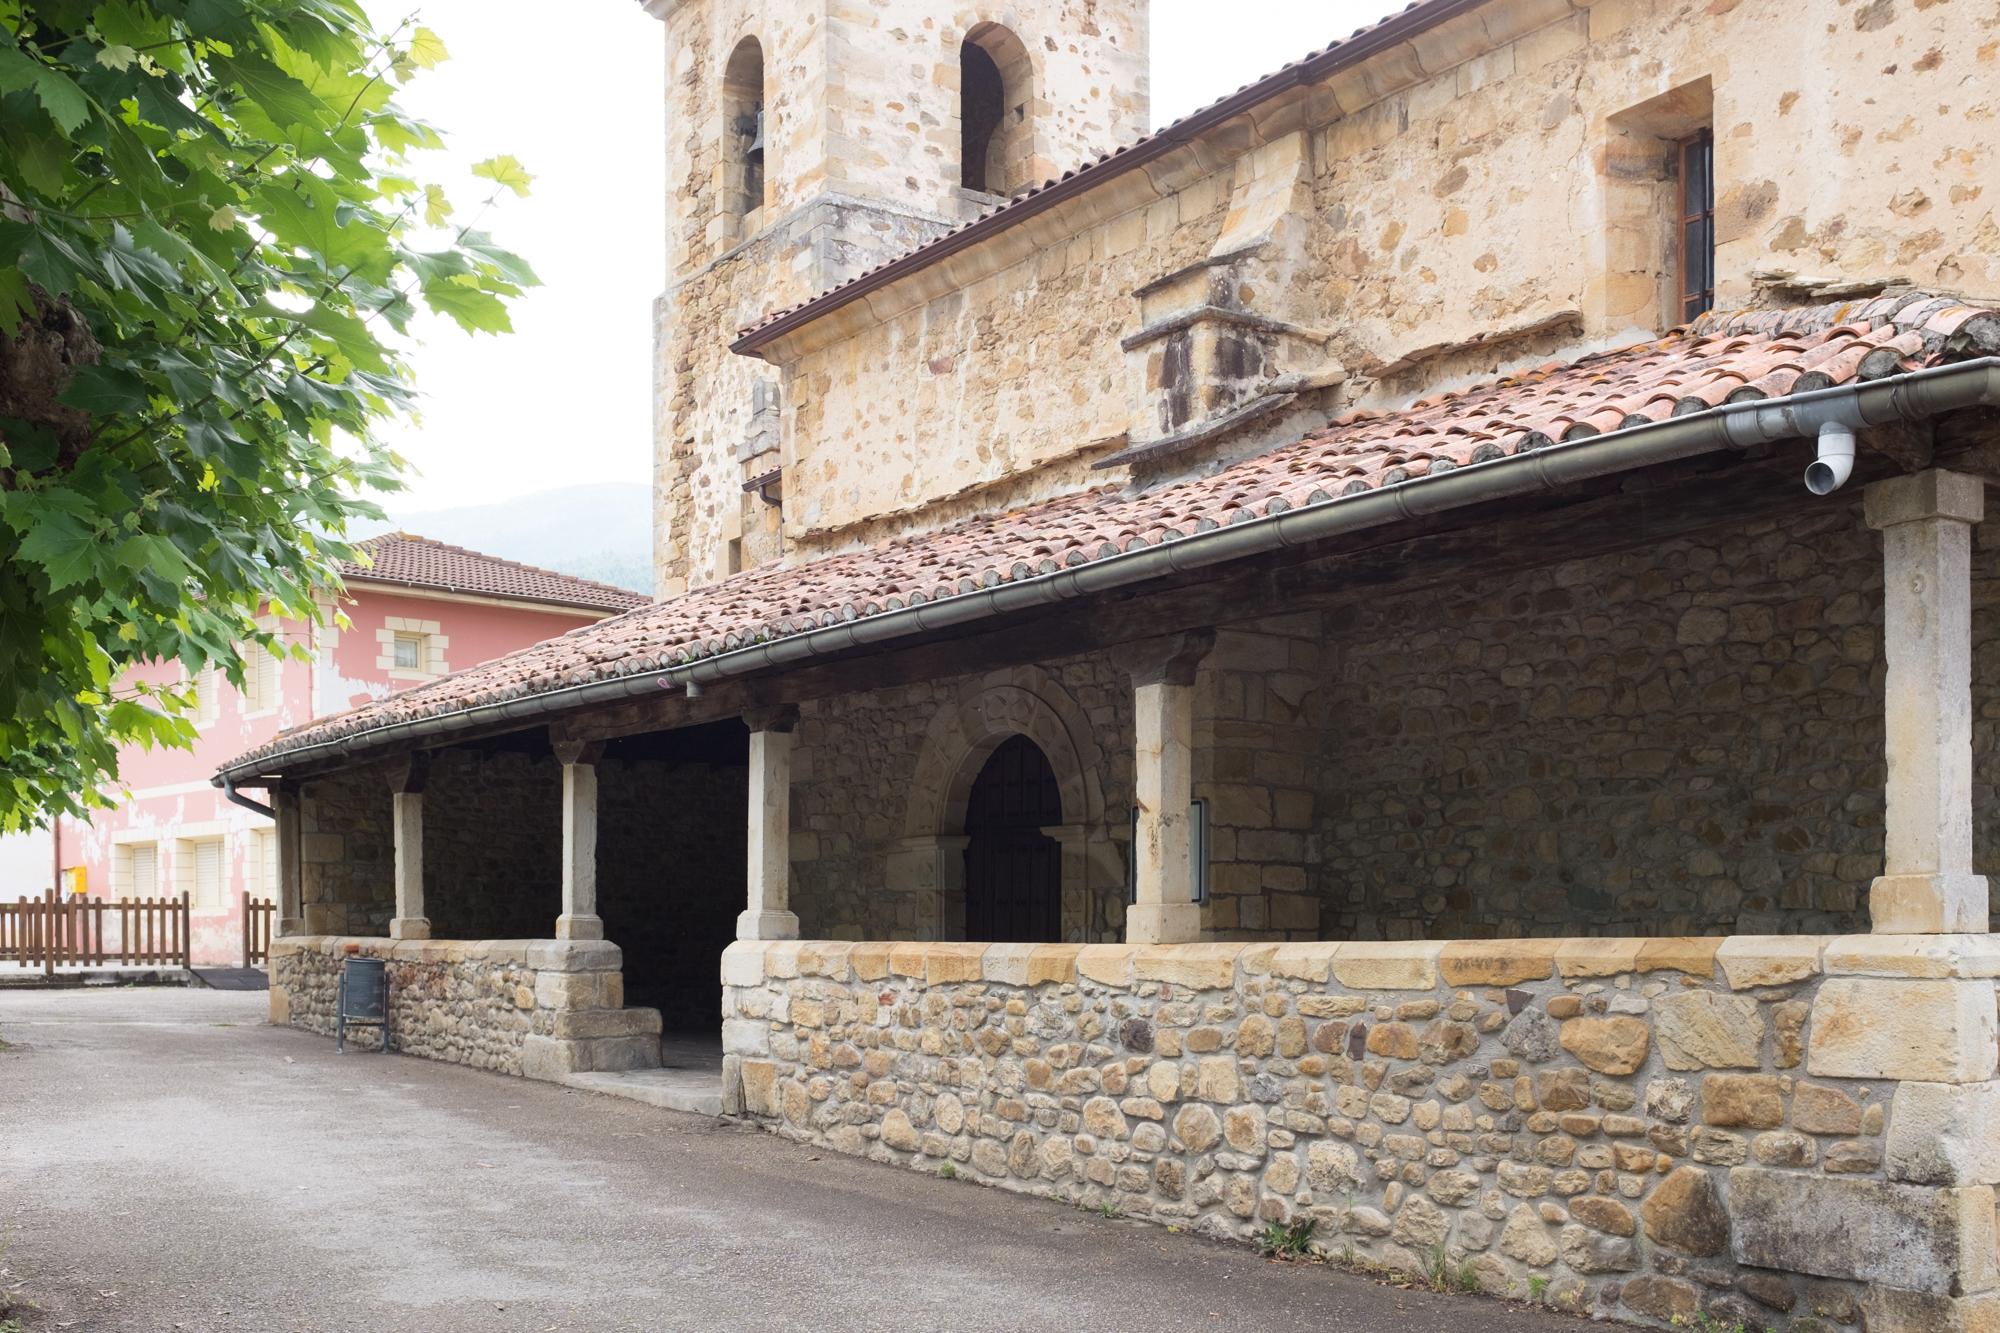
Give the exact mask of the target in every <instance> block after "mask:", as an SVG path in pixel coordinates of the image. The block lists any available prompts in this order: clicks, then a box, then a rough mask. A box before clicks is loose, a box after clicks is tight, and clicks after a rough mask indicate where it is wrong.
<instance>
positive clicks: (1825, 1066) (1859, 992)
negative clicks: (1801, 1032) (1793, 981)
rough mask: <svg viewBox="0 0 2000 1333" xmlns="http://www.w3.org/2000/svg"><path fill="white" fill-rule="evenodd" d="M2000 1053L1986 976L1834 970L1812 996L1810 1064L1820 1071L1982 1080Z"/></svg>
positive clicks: (1824, 1075) (1934, 1080) (1830, 1074)
mask: <svg viewBox="0 0 2000 1333" xmlns="http://www.w3.org/2000/svg"><path fill="white" fill-rule="evenodd" d="M1996 1060H2000V1045H1996V1041H1995V1031H1994V1000H1993V983H1991V982H1989V981H1936V980H1911V981H1901V980H1890V979H1878V978H1872V977H1834V978H1830V979H1829V980H1827V981H1826V982H1825V983H1824V984H1822V985H1821V986H1820V989H1819V994H1818V995H1817V996H1816V997H1815V998H1814V1000H1813V1009H1812V1033H1811V1039H1810V1040H1809V1041H1808V1042H1807V1045H1806V1070H1807V1072H1809V1073H1811V1074H1814V1075H1816V1076H1818V1077H1821V1078H1889V1079H1908V1080H1914V1081H1918V1082H1927V1083H1977V1082H1984V1081H1986V1080H1989V1079H1991V1078H1992V1077H1993V1075H1994V1069H1995V1064H1996Z"/></svg>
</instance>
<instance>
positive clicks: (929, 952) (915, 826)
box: [216, 0, 2000, 1333]
mask: <svg viewBox="0 0 2000 1333" xmlns="http://www.w3.org/2000/svg"><path fill="white" fill-rule="evenodd" d="M648 8H649V9H650V10H651V12H653V13H654V14H655V15H656V16H657V17H658V18H659V19H660V21H661V23H662V27H663V30H664V41H665V59H666V61H667V69H668V79H667V89H668V106H667V108H666V115H667V152H668V165H669V170H668V186H669V197H668V199H667V201H666V202H667V207H666V219H667V236H666V244H667V247H668V254H669V257H670V263H669V285H668V289H667V290H666V292H665V293H663V294H662V295H661V297H660V299H659V302H658V304H657V307H656V333H657V352H658V357H657V367H656V370H657V378H656V403H655V413H656V423H657V432H656V446H655V464H654V466H655V495H656V536H655V563H656V567H657V573H658V586H659V587H660V588H661V589H662V591H663V594H664V595H663V598H662V600H660V601H659V602H657V603H655V604H653V605H651V606H648V607H644V608H640V609H638V610H634V611H631V612H629V613H626V614H624V615H620V616H617V617H614V618H612V619H610V620H607V621H604V622H602V623H600V624H596V625H592V626H589V627H586V628H584V629H580V630H577V631H574V632H572V633H569V634H566V635H564V636H563V637H561V638H559V639H555V640H551V641H549V642H547V643H544V644H541V645H538V646H536V647H534V648H530V649H527V650H524V651H522V652H517V653H514V654H511V655H509V656H507V657H503V658H500V659H497V660H495V661H493V662H489V663H486V664H484V665H481V666H478V667H474V668H472V669H470V670H466V671H462V672H459V673H457V674H455V675H452V676H449V677H446V678H444V679H442V680H439V681H436V682H433V683H431V684H428V685H425V686H423V687H421V688H417V689H413V690H410V691H407V692H405V693H402V694H398V695H396V696H394V697H392V698H388V699H383V700H380V701H377V702H375V703H371V704H369V705H367V706H365V707H362V708H359V709H356V710H355V711H353V712H351V713H348V714H344V715H341V716H338V717H333V718H328V719H322V720H318V721H315V722H314V723H312V724H311V725H309V726H306V727H303V728H300V729H298V730H295V731H292V732H288V733H285V734H283V735H281V736H280V737H279V738H278V739H277V740H275V741H274V742H272V743H270V744H268V745H266V746H263V747H260V748H259V749H258V750H256V751H253V752H251V753H249V754H246V755H243V756H240V757H239V758H237V759H235V760H233V761H231V763H230V764H228V765H227V766H226V767H225V768H224V769H223V770H222V771H221V772H220V773H218V774H217V777H216V781H217V782H218V784H220V785H224V786H225V787H227V788H229V789H230V790H232V791H233V790H235V789H236V788H237V787H245V788H253V789H256V788H261V789H263V790H264V791H265V792H267V793H269V799H270V801H271V804H272V805H273V807H274V808H275V810H276V813H277V825H278V843H279V849H280V874H279V878H280V881H281V884H282V888H283V900H282V903H281V910H280V915H281V918H282V921H281V928H280V938H278V939H277V940H276V941H274V944H273V950H272V952H273V961H272V973H273V991H272V1016H273V1020H274V1021H278V1022H291V1023H295V1024H301V1025H304V1026H308V1027H312V1028H316V1029H320V1030H327V1029H328V1028H329V1027H330V1025H331V1022H332V1015H333V1008H334V1005H335V981H336V978H337V976H338V974H339V971H340V968H341V966H342V964H343V960H344V959H346V958H349V957H354V956H373V957H381V958H384V959H386V960H388V963H389V973H390V980H391V1003H392V1011H393V1013H394V1015H395V1025H394V1031H393V1036H392V1038H391V1040H392V1042H393V1043H394V1045H395V1046H396V1047H397V1048H398V1049H401V1050H403V1051H405V1052H407V1053H409V1054H413V1055H423V1056H428V1057H431V1058H437V1059H446V1060H456V1061H461V1062H465V1063H470V1064H475V1065H479V1066H482V1067H486V1068H491V1069H496V1070H500V1071H503V1072H506V1073H512V1074H523V1075H527V1076H530V1077H538V1078H549V1079H556V1080H559V1081H563V1082H567V1083H571V1084H573V1085H575V1086H580V1087H589V1088H594V1089H597V1090H599V1091H606V1092H614V1093H622V1094H624V1095H633V1096H640V1097H642V1098H644V1099H649V1100H655V1101H661V1102H663V1103H665V1104H669V1105H689V1106H697V1105H698V1106H700V1107H702V1108H704V1109H710V1110H720V1111H723V1112H726V1113H728V1114H733V1115H738V1116H742V1117H746V1118H749V1119H751V1120H754V1121H756V1122H758V1123H761V1124H763V1125H765V1126H767V1127H769V1128H770V1129H772V1130H773V1131H774V1132H778V1133H781V1134H785V1135H789V1136H793V1137H797V1138H802V1139H808V1140H811V1141H813V1142H816V1143H821V1144H825V1145H827V1146H829V1147H831V1148H834V1149H837V1150H839V1151H843V1152H850V1153H855V1154H861V1155H866V1156H869V1157H872V1158H875V1159H877V1160H879V1161H882V1162H885V1163H893V1164H896V1165H899V1166H904V1167H908V1168H911V1169H916V1170H926V1171H933V1172H936V1171H940V1170H941V1169H942V1168H943V1167H944V1166H946V1165H950V1166H951V1167H952V1173H953V1174H956V1175H961V1176H967V1177H971V1178H973V1179H976V1180H979V1181H981V1182H984V1183H987V1184H990V1185H994V1186H998V1187H1003V1188H1009V1189H1015V1190H1020V1191H1024V1192H1029V1193H1035V1194H1040V1195H1044V1196H1047V1197H1050V1198H1055V1199H1060V1200H1064V1201H1069V1202H1076V1203H1083V1204H1087V1205H1093V1206H1095V1205H1104V1206H1109V1207H1115V1208H1117V1209H1120V1210H1122V1211H1123V1212H1125V1213H1126V1214H1128V1215H1131V1216H1134V1217H1141V1218H1148V1219H1152V1220H1157V1221H1161V1222H1171V1223H1174V1224H1176V1225H1180V1226H1187V1227H1193V1228H1196V1229H1198V1230H1201V1231H1203V1232H1205V1233H1208V1234H1212V1235H1215V1236H1218V1237H1224V1238H1231V1239H1238V1240H1244V1239H1249V1238H1252V1237H1254V1236H1255V1235H1256V1234H1258V1233H1259V1232H1260V1231H1261V1230H1262V1229H1263V1228H1264V1227H1265V1226H1267V1225H1269V1224H1272V1223H1280V1224H1290V1223H1294V1222H1303V1221H1306V1220H1310V1221H1311V1222H1312V1224H1313V1226H1314V1228H1315V1233H1314V1234H1315V1235H1316V1237H1317V1238H1318V1242H1319V1243H1320V1244H1321V1245H1322V1246H1323V1248H1325V1249H1327V1250H1328V1251H1329V1252H1332V1253H1351V1254H1353V1255H1355V1256H1356V1257H1358V1258H1361V1259H1365V1260H1367V1261H1369V1262H1372V1263H1376V1264H1381V1265H1388V1266H1390V1267H1395V1268H1400V1269H1405V1270H1409V1271H1413V1272H1418V1273H1429V1274H1435V1273H1437V1272H1449V1273H1451V1274H1455V1275H1458V1277H1457V1278H1456V1279H1455V1280H1459V1281H1461V1284H1462V1285H1469V1286H1477V1287H1480V1288H1482V1289H1484V1290H1486V1291H1488V1292H1492V1293H1496V1294H1511V1295H1514V1296H1516V1297H1521V1298H1528V1297H1531V1296H1532V1297H1533V1298H1534V1299H1538V1300H1547V1301H1549V1302H1551V1303H1554V1304H1557V1305H1559V1306H1562V1307H1564V1308H1571V1309H1574V1310H1577V1311H1579V1312H1583V1313H1590V1314H1597V1315H1604V1316H1615V1317H1619V1318H1625V1319H1633V1320H1640V1321H1648V1322H1653V1323H1658V1324H1663V1325H1664V1324H1669V1323H1671V1322H1673V1321H1675V1320H1689V1319H1692V1318H1694V1317H1695V1316H1697V1315H1701V1314H1706V1315H1708V1316H1709V1317H1711V1318H1714V1319H1717V1320H1721V1321H1724V1322H1731V1321H1735V1320H1742V1321H1744V1322H1745V1323H1746V1324H1749V1325H1750V1326H1753V1327H1760V1328H1761V1327H1769V1328H1772V1329H1791V1330H1797V1331H1798V1333H1808V1331H1809V1330H1827V1329H1858V1328H1861V1327H1864V1326H1865V1328H1866V1329H1867V1330H1869V1333H1884V1331H1885V1330H1888V1331H1893V1333H1916V1331H1917V1330H1925V1331H1926V1333H1930V1331H1932V1330H1967V1331H1969V1330H1975V1329H1993V1328H1996V1327H2000V1240H1996V1232H2000V1227H1997V1226H1996V1207H1995V1194H1994V1187H1995V1185H1996V1184H2000V1078H1997V1077H1996V1075H2000V1036H1997V1035H1996V1003H1995V978H1996V976H2000V947H1996V945H1995V943H1994V938H1993V936H1992V934H1991V933H1990V931H1991V919H1992V918H1991V913H1992V906H1991V895H1990V893H1989V889H1988V885H1987V881H1986V880H1985V878H1984V877H1983V876H1982V875H1981V873H1980V872H1981V871H1982V870H1983V869H1985V868H1986V867H1987V866H1988V865H1989V864H1991V863H1993V862H1994V861H1995V853H1996V851H2000V789H1997V788H1996V777H2000V772H1996V767H1995V765H1996V755H1995V744H1996V737H1997V736H2000V654H1996V653H1995V652H1994V649H1996V648H2000V543H1996V541H1995V540H1994V539H1993V538H1992V537H1991V536H1989V535H1988V530H1987V529H1986V528H1985V527H1984V526H1983V525H1982V519H1983V517H1984V504H1985V493H1986V492H1985V487H1986V485H1987V484H1988V483H1989V481H1991V480H1993V479H1995V478H1996V477H2000V413H1996V409H2000V222H1996V219H1997V218H2000V212H1996V209H2000V194H1996V188H2000V187H1996V184H1995V180H1996V178H1995V175H1994V168H1995V162H1996V159H2000V120H1996V116H2000V6H1996V5H1995V4H1994V3H1993V0H1810V3H1805V4H1800V3H1797V0H1789V2H1786V0H1649V2H1647V3H1640V0H1595V2H1594V3H1592V2H1590V0H1420V2H1419V3H1417V4H1413V5H1411V6H1410V7H1409V8H1407V9H1405V10H1402V11H1400V12H1398V13H1395V14H1393V15H1391V16H1389V17H1388V18H1385V19H1383V20H1382V21H1380V22H1379V23H1376V24H1374V25H1373V26H1370V27H1367V28H1364V29H1362V30H1360V31H1358V32H1356V33H1354V34H1352V35H1351V36H1348V37H1346V38H1343V39H1340V40H1337V41H1333V42H1332V43H1331V44H1329V45H1325V46H1323V47H1322V48H1320V49H1319V50H1316V51H1312V52H1310V53H1307V54H1304V55H1302V56H1301V58H1300V59H1299V60H1297V61H1296V62H1294V63H1293V64H1290V65H1288V66H1286V67H1285V68H1283V69H1281V70H1279V71H1277V72H1276V73H1274V74H1272V75H1271V76H1269V77H1267V78H1265V79H1262V80H1260V81H1258V82H1256V83H1253V84H1251V85H1248V86H1246V87H1245V88H1243V89H1241V90H1239V91H1238V92H1236V93H1234V94H1232V95H1230V96H1229V97H1226V98H1224V99H1223V100H1222V101H1220V102H1217V103H1215V104H1214V105H1212V106H1209V107H1207V108H1205V109H1203V110H1201V111H1198V112H1196V113H1194V114H1193V115H1191V116H1189V117H1187V118H1185V119H1183V120H1181V121H1178V122H1176V123H1174V124H1171V125H1168V126H1165V127H1162V128H1153V127H1152V125H1151V122H1150V119H1149V108H1148V99H1147V70H1148V50H1147V34H1148V14H1147V4H1146V0H1011V3H1001V4H995V5H989V6H972V7H964V8H953V7H951V6H947V5H942V4H938V3H935V0H650V2H649V4H648ZM1215 21H1217V22H1222V21H1226V19H1225V18H1224V17H1223V16H1220V15H1218V16H1217V18H1216V20H1215ZM1325 36H1331V34H1325ZM1309 37H1310V35H1309ZM1982 650H1984V651H1988V653H1989V656H1988V657H1986V658H1980V657H1979V656H1978V652H1979V651H1982ZM718 967H719V968H720V977H719V980H720V983H721V984H720V985H719V986H718ZM663 1032H664V1033H666V1034H667V1035H668V1040H667V1041H666V1042H665V1044H664V1046H663V1042H662V1033H663ZM663 1049H664V1050H665V1051H666V1052H667V1053H668V1055H669V1058H668V1059H667V1061H666V1063H667V1064H668V1065H674V1064H684V1065H686V1064H691V1065H692V1066H694V1075H695V1081H696V1082H699V1083H702V1087H701V1088H700V1089H697V1091H696V1092H695V1093H688V1092H686V1090H685V1089H684V1088H682V1084H683V1083H685V1082H686V1081H687V1079H686V1077H684V1076H686V1075H687V1074H688V1070H687V1069H681V1070H678V1071H676V1070H673V1069H665V1070H663V1069H661V1068H660V1067H659V1066H661V1064H662V1051H663ZM691 1050H692V1051H696V1052H697V1054H696V1055H695V1056H693V1057H686V1058H683V1057H685V1053H686V1052H688V1051H691ZM676 1053H680V1054H678V1055H677V1054H676ZM677 1080H678V1081H677ZM703 1080H705V1082H703ZM676 1088H681V1091H674V1090H673V1089H676Z"/></svg>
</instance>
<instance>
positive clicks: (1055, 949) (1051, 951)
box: [1026, 944, 1084, 986]
mask: <svg viewBox="0 0 2000 1333" xmlns="http://www.w3.org/2000/svg"><path fill="white" fill-rule="evenodd" d="M1083 947H1084V946H1082V945H1080V944H1038V945H1036V946H1035V951H1034V953H1032V954H1031V955H1029V958H1028V980H1027V982H1026V984H1027V985H1030V986H1046V985H1058V986H1061V985H1068V984H1069V983H1071V982H1074V981H1075V980H1076V959H1077V955H1078V954H1080V953H1082V952H1083Z"/></svg>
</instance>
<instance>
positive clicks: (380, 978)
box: [333, 958, 389, 1055]
mask: <svg viewBox="0 0 2000 1333" xmlns="http://www.w3.org/2000/svg"><path fill="white" fill-rule="evenodd" d="M349 1023H352V1024H353V1025H354V1026H356V1027H361V1028H381V1029H382V1053H383V1054H384V1055H387V1054H388V1053H389V965H388V964H387V963H386V962H384V961H383V960H382V959H380V958H350V959H348V960H347V963H346V966H344V967H342V968H341V970H340V1003H339V1014H338V1015H337V1017H336V1018H335V1019H334V1029H333V1049H334V1050H335V1052H337V1053H339V1054H342V1055H345V1054H346V1053H347V1025H348V1024H349Z"/></svg>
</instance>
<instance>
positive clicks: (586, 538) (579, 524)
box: [355, 482, 653, 593]
mask: <svg viewBox="0 0 2000 1333" xmlns="http://www.w3.org/2000/svg"><path fill="white" fill-rule="evenodd" d="M652 507H653V506H652V491H651V490H650V489H649V488H648V487H646V486H645V485H643V484H640V483H626V482H604V483H600V484H596V485H589V486H563V487H559V488H557V489H555V490H549V491H537V492H535V493H534V494H533V495H523V496H519V497H517V498H515V499H512V500H502V501H499V502H498V503H496V504H483V505H460V506H457V507H454V508H450V509H424V510H412V511H410V512H408V513H394V512H392V513H391V514H390V515H389V518H388V520H387V521H386V522H383V523H375V524H370V525H367V526H365V527H357V528H356V530H355V532H356V535H357V536H361V537H372V536H374V535H375V534H376V533H378V532H396V531H403V532H412V533H415V534H417V535H418V536H421V537H430V538H433V539H435V540H437V541H441V542H450V543H452V544H453V545H454V546H464V547H468V548H470V549H472V550H475V551H480V552H483V553H485V554H487V555H497V556H500V557H502V558H504V559H507V560H519V561H522V562H523V563H525V564H530V565H540V566H541V567H542V568H544V569H553V570H555V571H557V572H558V573H562V574H574V575H576V576H577V577H579V578H586V579H596V580H598V581H599V582H600V583H610V584H614V585H616V586H618V587H620V588H631V589H633V590H634V591H637V592H644V593H650V592H652V590H653V513H652Z"/></svg>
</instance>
